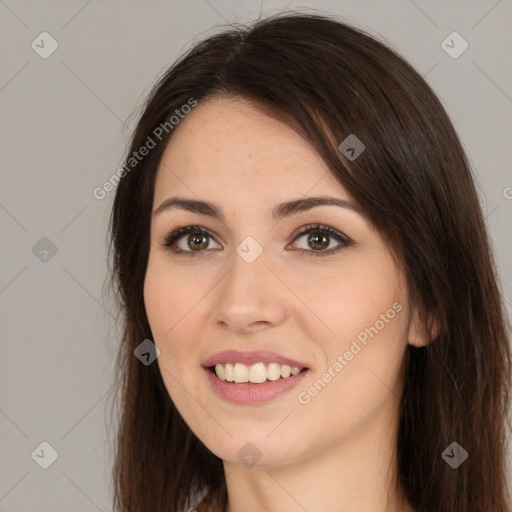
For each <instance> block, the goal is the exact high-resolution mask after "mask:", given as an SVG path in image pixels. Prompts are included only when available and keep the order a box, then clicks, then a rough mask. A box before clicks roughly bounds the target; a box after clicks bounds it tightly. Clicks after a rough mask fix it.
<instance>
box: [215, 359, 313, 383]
mask: <svg viewBox="0 0 512 512" xmlns="http://www.w3.org/2000/svg"><path fill="white" fill-rule="evenodd" d="M212 369H213V370H214V372H215V375H216V376H217V377H218V378H219V379H220V380H224V381H227V382H235V383H243V382H251V383H252V384H261V383H263V382H268V381H275V380H278V379H288V378H289V377H290V376H291V375H298V374H299V373H300V372H301V371H302V370H305V368H299V367H298V366H290V365H288V364H280V363H275V362H271V363H269V364H268V365H267V366H265V364H263V362H260V363H256V364H253V365H251V366H248V365H246V364H244V363H234V364H233V363H226V364H220V363H219V364H216V365H215V367H212Z"/></svg>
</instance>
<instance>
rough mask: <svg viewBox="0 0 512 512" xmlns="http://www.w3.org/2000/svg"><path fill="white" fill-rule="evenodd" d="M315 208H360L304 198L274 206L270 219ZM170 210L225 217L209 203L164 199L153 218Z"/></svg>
mask: <svg viewBox="0 0 512 512" xmlns="http://www.w3.org/2000/svg"><path fill="white" fill-rule="evenodd" d="M317 206H339V207H341V208H347V209H350V210H353V211H355V212H358V213H360V208H359V207H358V206H357V205H355V204H354V203H352V202H350V201H347V200H346V199H341V198H339V197H329V196H319V197H306V198H302V199H294V200H291V201H286V202H284V203H280V204H278V205H276V206H275V207H274V208H273V209H272V212H271V213H272V219H273V220H274V221H276V222H277V221H280V220H281V219H284V218H285V217H289V216H290V215H294V214H296V213H301V212H304V211H307V210H310V209H311V208H315V207H317ZM172 208H179V209H181V210H186V211H190V212H193V213H198V214H202V215H209V216H211V217H213V218H215V219H219V220H222V221H224V220H225V216H224V213H223V212H222V208H221V207H220V206H219V205H217V204H215V203H211V202H209V201H201V200H198V199H187V198H184V197H169V198H168V199H166V200H165V201H164V202H163V203H162V204H161V205H160V206H159V207H158V208H157V209H156V210H155V211H154V212H153V216H156V215H159V214H161V213H163V212H165V211H168V210H170V209H172Z"/></svg>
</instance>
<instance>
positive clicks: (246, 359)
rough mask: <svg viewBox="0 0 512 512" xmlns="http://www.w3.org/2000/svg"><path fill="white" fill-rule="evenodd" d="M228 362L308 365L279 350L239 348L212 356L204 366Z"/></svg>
mask: <svg viewBox="0 0 512 512" xmlns="http://www.w3.org/2000/svg"><path fill="white" fill-rule="evenodd" d="M226 363H243V364H246V365H249V366H250V365H253V364H256V363H264V364H265V365H268V364H269V363H279V364H287V365H290V366H297V367H298V368H307V367H308V366H307V365H306V364H304V363H301V362H300V361H296V360H295V359H291V358H289V357H285V356H283V355H281V354H278V353H277V352H272V351H270V350H250V351H245V352H242V351H239V350H224V351H222V352H217V353H216V354H213V355H212V356H210V357H209V358H208V359H207V360H206V361H205V362H204V363H203V366H204V367H205V368H210V367H211V366H215V365H216V364H226Z"/></svg>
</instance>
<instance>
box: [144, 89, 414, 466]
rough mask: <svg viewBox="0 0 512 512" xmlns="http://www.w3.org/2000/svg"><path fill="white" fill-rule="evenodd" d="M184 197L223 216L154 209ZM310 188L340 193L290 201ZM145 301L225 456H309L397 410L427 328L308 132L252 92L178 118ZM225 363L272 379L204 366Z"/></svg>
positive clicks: (185, 389)
mask: <svg viewBox="0 0 512 512" xmlns="http://www.w3.org/2000/svg"><path fill="white" fill-rule="evenodd" d="M176 197H180V198H184V199H190V200H195V201H206V202H208V203H213V204H214V205H215V206H216V208H217V209H218V211H219V212H220V213H218V214H217V215H213V214H212V213H213V212H212V211H211V209H210V210H209V209H207V208H206V207H204V206H203V207H202V208H199V209H197V208H193V207H192V206H190V204H189V209H187V207H184V206H183V207H180V205H177V204H174V206H170V205H169V204H167V206H168V207H167V208H164V207H162V208H161V209H160V211H159V212H158V213H156V210H157V209H158V208H159V206H160V205H162V203H164V202H165V201H166V200H168V199H170V198H176ZM312 197H324V198H331V199H334V200H337V201H338V203H337V204H316V206H313V207H311V204H312V203H309V206H310V207H309V208H306V207H307V206H308V204H306V205H304V204H302V207H303V208H302V209H301V208H299V207H297V208H283V207H281V208H280V209H279V210H278V209H277V207H278V205H280V204H282V203H287V202H290V201H297V200H304V199H308V198H312ZM297 204H298V205H299V206H300V204H301V203H300V202H299V203H297ZM296 206H297V205H296ZM276 213H277V214H279V216H274V215H273V214H276ZM187 226H195V227H194V228H192V229H191V230H190V231H189V232H187V231H180V232H178V233H176V229H178V228H184V227H187ZM173 233H174V236H173V237H171V239H170V240H169V235H172V234H173ZM175 251H180V252H175ZM144 300H145V306H146V312H147V315H148V319H149V323H150V326H151V331H152V334H153V340H154V342H155V344H156V345H157V347H158V348H159V349H160V355H159V357H158V359H157V363H158V365H159V368H160V371H161V374H162V377H163V380H164V382H165V385H166V387H167V390H168V392H169V395H170V397H171V399H172V400H173V402H174V404H175V405H176V407H177V409H178V410H179V412H180V413H181V415H182V417H183V419H184V420H185V422H186V423H187V424H188V425H189V427H190V428H191V429H192V431H193V432H194V433H195V434H196V435H197V436H198V437H199V438H200V439H201V440H202V442H203V443H204V444H205V445H206V446H207V447H208V448H209V449H210V450H211V451H212V452H213V453H215V454H216V455H217V456H219V457H220V458H222V459H223V460H224V461H228V462H232V463H237V464H242V463H245V464H247V461H248V460H251V462H249V464H251V465H252V464H254V465H256V466H261V467H265V466H269V467H270V466H276V465H284V464H288V463H291V462H294V461H295V462H297V461H305V460H307V459H308V458H311V457H314V456H315V455H316V454H319V453H322V452H323V451H326V450H332V449H333V447H335V446H342V445H343V443H346V442H349V440H350V439H354V438H355V437H357V434H358V433H359V432H363V431H364V430H365V427H366V426H368V425H369V424H375V423H376V422H378V421H381V422H385V421H386V420H385V415H383V414H382V411H385V410H388V411H391V410H395V409H396V408H397V407H398V400H397V397H398V396H399V395H400V393H401V386H402V361H403V358H404V351H405V349H406V346H407V342H408V340H410V338H409V336H410V334H411V330H412V329H413V327H414V326H413V325H412V323H411V321H410V318H409V317H410V310H409V306H408V293H407V287H406V283H405V280H404V277H403V275H402V274H401V273H400V272H399V271H398V269H397V268H396V266H395V265H394V261H393V258H392V255H391V253H390V251H389V249H388V248H387V247H386V245H385V243H384V241H383V240H382V239H381V237H380V236H379V234H378V233H377V232H376V231H375V230H374V229H373V227H372V225H371V224H370V223H369V221H368V220H367V219H366V218H365V217H364V215H363V214H362V213H361V212H360V211H359V210H358V206H357V205H356V204H355V203H354V201H353V200H352V198H351V197H350V196H349V195H348V194H347V192H346V190H345V189H344V188H343V186H341V185H340V183H339V182H338V181H337V180H336V179H335V178H334V176H333V174H332V173H331V172H330V171H329V169H328V168H327V167H326V165H325V163H324V162H323V161H322V159H321V158H320V156H319V155H318V154H317V153H316V152H315V150H314V149H313V148H312V147H311V146H310V145H309V143H308V142H307V141H305V140H304V139H302V138H301V137H300V136H299V135H298V134H297V133H296V132H294V131H293V130H292V129H291V128H289V127H288V126H287V125H285V124H283V123H281V122H279V121H277V120H274V119H272V118H269V117H267V116H265V115H264V114H261V113H260V112H259V111H258V110H256V109H255V108H254V107H252V106H251V105H250V104H249V103H246V102H244V101H242V100H235V99H214V100H208V101H207V102H204V103H200V104H199V105H198V106H197V107H196V108H195V109H194V110H193V111H192V112H191V113H190V114H188V115H187V117H185V118H184V119H183V120H181V121H180V124H179V126H178V127H176V128H175V131H174V133H173V136H172V138H171V140H170V142H169V144H168V146H167V148H166V151H165V153H164V155H163V158H162V161H161V164H160V167H159V169H158V173H157V176H156V182H155V193H154V203H153V217H152V221H151V246H150V253H149V261H148V266H147V273H146V278H145V284H144ZM226 350H234V351H238V353H235V354H233V353H231V354H229V355H222V354H220V356H219V357H218V358H217V359H212V358H214V357H215V356H216V355H217V354H219V353H222V352H224V351H226ZM219 361H220V363H224V364H222V367H221V368H220V367H219V370H218V371H219V375H220V376H224V378H226V377H227V378H234V379H235V380H238V381H243V380H246V378H247V372H248V373H249V376H250V378H251V380H256V381H258V380H265V377H266V380H265V382H259V383H250V382H246V383H242V382H228V381H226V380H222V379H220V378H219V377H217V376H215V374H214V373H212V372H211V371H210V369H208V368H207V367H210V366H212V364H213V363H214V362H219ZM286 362H288V363H291V364H289V365H288V366H289V367H290V368H288V366H286V364H285V363H286ZM220 363H219V364H220ZM237 363H238V364H237ZM243 363H245V364H243ZM257 363H260V364H257ZM261 363H263V365H262V364H261ZM227 364H231V365H234V368H233V374H232V373H231V369H230V367H229V366H228V367H226V365H227ZM253 365H255V369H254V368H251V366H253ZM295 365H297V368H298V370H297V369H295V370H294V369H293V367H294V366H295ZM303 368H305V369H303ZM299 370H300V373H298V374H296V375H294V373H296V372H297V371H299ZM281 371H282V372H283V373H282V374H281ZM290 371H291V372H292V374H291V375H290V377H288V378H285V377H286V376H287V375H288V374H289V373H290ZM265 372H266V373H265ZM269 378H270V379H269ZM383 428H386V427H385V426H384V424H383ZM248 443H250V444H248Z"/></svg>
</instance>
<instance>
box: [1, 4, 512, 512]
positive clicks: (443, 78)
mask: <svg viewBox="0 0 512 512" xmlns="http://www.w3.org/2000/svg"><path fill="white" fill-rule="evenodd" d="M287 5H288V6H290V7H291V8H308V9H309V10H311V11H317V12H322V11H323V12H324V13H333V14H339V15H342V16H343V17H344V18H345V19H346V20H347V21H348V22H350V23H352V24H354V25H355V26H358V27H361V28H363V29H365V30H367V31H369V32H370V33H372V34H374V35H377V36H378V37H379V38H380V39H381V40H383V41H384V42H386V43H387V44H389V45H390V46H392V47H393V48H395V49H396V50H397V51H398V52H399V53H400V54H401V55H403V56H404V57H405V58H406V59H408V60H409V62H410V63H411V64H412V65H413V66H414V67H415V68H416V69H417V70H418V71H419V72H420V73H421V74H422V75H423V76H424V77H426V80H427V81H428V83H429V84H430V85H431V86H432V87H433V89H434V90H435V91H436V93H437V94H438V95H439V97H440V99H441V101H442V102H443V104H444V105H445V107H446V108H447V110H448V113H449V115H450V116H451V119H452V121H453V123H454V125H455V127H456V129H457V131H458V133H459V135H460V137H461V139H462V142H463V145H464V147H465V149H466V151H467V153H468V156H469V159H470V162H471V164H472V166H473V168H474V170H475V173H476V178H477V181H478V188H479V191H480V194H481V197H482V201H483V205H484V211H485V213H486V215H487V219H486V222H487V223H488V226H489V229H490V232H491V236H492V241H493V244H494V248H495V253H496V257H497V260H498V264H499V268H500V274H501V280H502V285H503V289H504V293H505V298H506V300H507V308H508V311H509V313H510V312H511V311H512V307H511V297H512V293H511V292H512V262H511V258H510V254H511V242H512V230H510V226H509V227H508V228H507V225H509V224H510V222H509V221H508V222H507V219H510V215H511V212H512V199H510V197H512V189H510V188H507V187H512V175H511V171H510V163H511V161H512V158H511V157H512V146H511V144H510V141H511V140H512V137H511V135H512V99H511V98H512V84H511V77H512V60H511V59H510V55H511V53H512V52H511V50H512V31H511V30H510V28H511V27H510V20H511V19H512V2H511V1H510V0H501V1H464V2H463V1H459V2H456V1H452V2H443V1H441V0H439V1H430V2H427V1H426V0H423V1H422V0H414V1H412V0H395V1H387V2H382V1H380V2H379V1H364V2H362V1H356V0H353V1H351V0H336V1H310V2H299V0H297V1H292V2H290V1H289V0H287V1H282V2H279V1H270V0H265V1H264V2H261V3H260V2H259V1H253V2H249V1H237V2H235V1H229V0H208V1H206V0H190V1H187V2H170V1H167V2H162V1H155V2H151V3H150V2H142V1H139V2H134V1H120V0H118V1H110V2H100V1H98V0H89V1H87V0H75V1H67V2H64V1H61V2H59V1H57V0H54V1H49V0H47V1H44V2H29V1H20V0H5V1H0V16H1V21H0V34H1V35H0V38H1V42H2V46H1V50H0V52H1V67H0V108H1V122H0V125H1V145H2V148H1V149H2V157H1V161H2V174H1V188H0V226H1V229H2V239H3V240H4V243H3V244H2V255H1V265H0V305H1V318H0V320H1V340H2V345H1V351H2V352H1V358H0V434H1V435H0V440H1V444H0V460H1V461H2V463H1V465H0V510H1V511H3V512H21V511H25V512H28V511H38V512H47V511H52V512H59V511H71V510H74V511H84V512H86V511H95V510H102V511H109V510H111V489H110V463H111V460H110V457H111V453H110V452H109V445H108V443H107V437H106V432H107V431H108V430H110V431H111V430H112V424H110V423H109V407H110V403H109V396H108V390H109V388H110V386H111V383H112V375H113V362H114V357H115V353H116V348H117V345H118V343H119V339H118V337H117V333H118V324H117V323H116V321H115V312H114V306H113V304H111V303H109V302H108V301H104V300H103V298H102V297H103V291H102V290H103V286H104V280H105V277H106V272H107V266H106V254H107V253H106V227H107V219H108V214H109V210H110V207H111V204H112V200H113V196H114V192H110V193H109V194H107V197H106V198H105V199H103V200H97V199H95V198H94V197H93V193H92V192H93V190H94V188H96V187H98V186H101V185H102V184H103V183H104V182H105V181H106V180H107V179H108V178H109V177H110V176H112V174H113V173H114V172H115V171H116V170H117V169H118V167H119V166H120V163H121V160H122V157H123V153H124V150H125V148H126V144H127V142H128V137H129V134H130V130H131V129H132V128H133V127H134V125H135V121H136V119H137V115H138V113H140V106H141V104H142V101H143V99H144V98H145V95H146V94H147V93H148V92H149V89H150V88H151V86H152V85H153V83H154V82H155V80H156V78H157V76H158V75H159V74H160V73H161V72H162V71H163V70H164V69H165V68H166V67H167V66H168V65H170V64H171V63H172V62H173V61H174V59H175V58H176V57H177V56H178V55H179V54H180V53H181V52H182V51H183V50H184V49H186V48H188V47H189V45H190V44H191V43H192V42H193V41H197V40H199V39H201V38H203V37H205V36H207V35H209V34H212V33H213V32H215V31H216V30H217V29H215V28H214V27H215V25H219V24H224V23H225V22H231V21H249V20H253V19H255V18H257V17H258V15H259V13H260V9H261V11H262V13H263V15H265V14H270V13H275V12H277V11H278V10H281V9H283V8H284V7H286V6H287ZM43 31H46V32H48V33H50V34H51V36H52V37H53V38H54V39H55V40H56V41H57V42H58V45H59V46H58V49H57V50H56V51H55V52H54V53H53V54H52V55H50V56H49V57H48V58H46V59H43V58H41V57H40V56H39V54H38V53H36V52H35V51H34V50H33V49H32V47H31V43H32V41H34V40H36V43H37V42H38V41H39V44H40V46H42V44H41V43H40V38H38V36H39V34H41V33H42V32H43ZM453 31H457V32H459V33H460V34H461V35H462V37H463V38H464V39H465V40H466V41H467V42H468V43H469V48H468V49H467V50H466V51H465V52H464V53H463V54H462V55H461V56H460V57H458V58H457V59H453V58H452V57H450V56H449V55H448V54H447V53H446V52H445V51H444V50H443V48H442V47H441V42H442V41H443V40H444V39H445V38H446V37H447V36H448V35H449V34H450V33H452V32H453ZM44 45H45V48H46V49H48V48H49V40H46V43H44ZM507 196H508V197H509V199H507ZM43 237H46V238H48V239H49V240H51V242H52V243H53V244H54V246H55V247H56V249H57V252H56V253H55V254H54V255H52V253H51V252H49V253H48V254H45V253H41V252H38V250H39V251H41V250H43V249H44V247H45V244H48V242H47V241H43V242H39V241H40V239H41V238H43ZM5 241H7V242H5ZM38 242H39V244H42V245H37V246H36V249H34V250H33V247H34V246H35V245H36V244H37V243H38ZM41 247H42V248H43V249H41ZM34 252H35V253H36V254H34ZM41 258H42V259H43V261H41ZM45 258H46V261H44V259H45ZM43 441H46V442H48V443H49V444H50V445H51V446H52V447H53V448H54V449H55V450H56V451H57V452H58V458H57V459H56V460H55V462H54V463H53V464H52V465H51V466H50V467H48V469H42V468H41V467H40V466H39V465H38V464H37V463H36V462H35V460H34V459H37V457H36V456H34V459H33V458H32V457H31V454H32V453H33V452H34V450H36V448H37V450H36V453H39V454H40V457H39V459H37V460H42V459H43V458H44V457H49V454H50V452H49V450H48V449H44V447H43V450H45V451H44V453H45V455H44V457H42V456H41V448H40V447H39V445H40V443H41V442H43ZM38 447H39V448H38ZM469 456H470V457H471V454H469ZM47 460H49V459H47Z"/></svg>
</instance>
